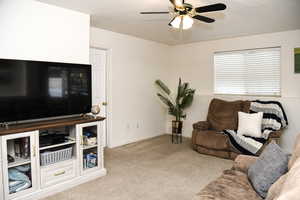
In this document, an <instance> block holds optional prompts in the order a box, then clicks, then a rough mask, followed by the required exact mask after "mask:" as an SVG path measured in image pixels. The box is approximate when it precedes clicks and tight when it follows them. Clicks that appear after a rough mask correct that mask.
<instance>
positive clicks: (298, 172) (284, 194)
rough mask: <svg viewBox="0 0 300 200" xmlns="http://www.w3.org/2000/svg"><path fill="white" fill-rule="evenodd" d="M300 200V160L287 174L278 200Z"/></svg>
mask: <svg viewBox="0 0 300 200" xmlns="http://www.w3.org/2000/svg"><path fill="white" fill-rule="evenodd" d="M299 199H300V159H297V161H296V162H295V163H294V165H293V166H292V168H291V169H290V171H289V172H288V174H287V178H286V181H285V182H284V184H283V187H282V190H281V192H280V195H279V197H278V199H276V200H299Z"/></svg>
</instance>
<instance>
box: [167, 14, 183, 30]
mask: <svg viewBox="0 0 300 200" xmlns="http://www.w3.org/2000/svg"><path fill="white" fill-rule="evenodd" d="M181 17H182V16H177V17H175V18H174V19H173V21H171V23H170V24H171V26H172V27H173V28H178V29H179V28H180V24H181Z"/></svg>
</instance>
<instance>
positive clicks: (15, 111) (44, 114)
mask: <svg viewBox="0 0 300 200" xmlns="http://www.w3.org/2000/svg"><path fill="white" fill-rule="evenodd" d="M91 95H92V94H91V66H90V65H82V64H68V63H54V62H40V61H25V60H8V59H0V123H3V122H18V121H26V120H35V119H43V118H50V117H51V118H52V117H62V116H70V115H78V114H82V113H88V112H90V110H91V104H92V103H91V101H92V100H91V99H92V98H91Z"/></svg>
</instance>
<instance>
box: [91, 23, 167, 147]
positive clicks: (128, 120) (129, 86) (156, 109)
mask: <svg viewBox="0 0 300 200" xmlns="http://www.w3.org/2000/svg"><path fill="white" fill-rule="evenodd" d="M91 46H93V47H97V48H104V49H108V53H109V55H110V56H109V65H108V71H109V73H108V76H109V79H110V80H109V81H108V92H110V93H109V94H108V97H109V99H108V106H109V107H108V110H109V112H108V117H109V121H110V124H108V146H109V147H116V146H120V145H124V144H127V143H131V142H135V141H138V140H142V139H146V138H150V137H154V136H157V135H161V134H163V133H164V132H165V121H166V119H165V116H166V113H165V110H164V109H163V108H162V106H161V105H160V104H159V101H158V99H157V98H156V88H155V86H154V81H155V80H156V79H158V78H161V79H166V78H167V73H168V70H166V67H167V66H168V59H169V56H168V55H169V54H168V52H169V51H168V50H169V46H167V45H163V44H159V43H155V42H150V41H146V40H143V39H138V38H135V37H131V36H128V35H123V34H118V33H114V32H110V31H106V30H102V29H98V28H91Z"/></svg>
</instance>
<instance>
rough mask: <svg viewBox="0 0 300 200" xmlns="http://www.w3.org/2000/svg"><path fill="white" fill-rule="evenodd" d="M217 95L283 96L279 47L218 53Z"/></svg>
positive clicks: (215, 59) (216, 65) (216, 63)
mask: <svg viewBox="0 0 300 200" xmlns="http://www.w3.org/2000/svg"><path fill="white" fill-rule="evenodd" d="M214 64H215V93H217V94H241V95H280V48H267V49H255V50H245V51H234V52H222V53H215V56H214Z"/></svg>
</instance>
